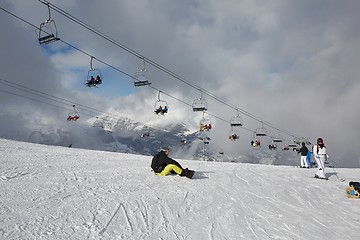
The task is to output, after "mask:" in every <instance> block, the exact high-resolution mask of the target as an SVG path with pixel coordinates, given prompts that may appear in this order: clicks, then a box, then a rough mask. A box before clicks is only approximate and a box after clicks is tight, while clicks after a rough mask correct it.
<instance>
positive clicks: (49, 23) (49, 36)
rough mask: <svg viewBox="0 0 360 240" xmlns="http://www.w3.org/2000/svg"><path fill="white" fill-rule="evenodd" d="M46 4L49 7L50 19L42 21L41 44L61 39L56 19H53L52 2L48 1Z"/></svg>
mask: <svg viewBox="0 0 360 240" xmlns="http://www.w3.org/2000/svg"><path fill="white" fill-rule="evenodd" d="M46 5H47V7H48V19H47V20H46V21H45V22H42V23H41V24H40V27H39V29H38V41H39V44H48V43H51V42H55V41H58V40H60V38H58V32H57V27H56V24H55V21H54V20H53V19H51V13H50V4H49V3H46Z"/></svg>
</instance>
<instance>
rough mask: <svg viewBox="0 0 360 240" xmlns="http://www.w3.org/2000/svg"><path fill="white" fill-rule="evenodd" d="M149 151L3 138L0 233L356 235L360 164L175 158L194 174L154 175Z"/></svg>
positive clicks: (101, 236)
mask: <svg viewBox="0 0 360 240" xmlns="http://www.w3.org/2000/svg"><path fill="white" fill-rule="evenodd" d="M150 162H151V157H149V156H137V155H130V154H121V153H112V152H101V151H91V150H82V149H72V148H64V147H56V146H45V145H36V144H30V143H23V142H16V141H10V140H4V139H0V192H1V195H0V239H196V240H203V239H204V240H207V239H312V240H316V239H358V238H359V226H360V225H359V223H360V199H348V198H347V197H346V196H345V188H346V187H347V185H348V182H349V181H351V180H360V171H359V169H342V168H341V169H335V171H336V172H337V174H338V177H340V178H345V179H346V181H345V182H340V181H339V180H338V178H337V176H336V175H335V174H334V171H333V170H332V169H327V171H328V173H327V176H328V177H329V181H324V180H318V179H314V178H312V177H313V175H314V172H315V169H300V168H295V167H289V166H269V165H255V164H240V163H217V162H200V161H189V160H179V162H180V163H181V164H182V165H183V166H184V167H189V168H191V169H195V170H196V171H197V173H196V175H195V178H194V179H191V180H190V179H187V178H182V177H179V176H167V177H158V176H155V175H154V174H153V173H152V172H151V171H150Z"/></svg>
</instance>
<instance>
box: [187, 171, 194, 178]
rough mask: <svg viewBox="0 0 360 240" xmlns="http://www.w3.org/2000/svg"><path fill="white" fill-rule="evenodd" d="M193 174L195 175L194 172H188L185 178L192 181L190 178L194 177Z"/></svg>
mask: <svg viewBox="0 0 360 240" xmlns="http://www.w3.org/2000/svg"><path fill="white" fill-rule="evenodd" d="M194 174H195V171H193V170H189V171H188V174H187V175H186V177H187V178H190V179H192V178H193V177H194Z"/></svg>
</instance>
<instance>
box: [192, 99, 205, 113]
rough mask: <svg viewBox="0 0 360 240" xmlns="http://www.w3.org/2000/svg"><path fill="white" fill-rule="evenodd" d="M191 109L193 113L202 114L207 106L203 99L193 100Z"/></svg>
mask: <svg viewBox="0 0 360 240" xmlns="http://www.w3.org/2000/svg"><path fill="white" fill-rule="evenodd" d="M192 109H193V111H194V112H202V111H206V110H207V104H206V101H205V99H203V98H199V99H195V100H194V102H193V104H192Z"/></svg>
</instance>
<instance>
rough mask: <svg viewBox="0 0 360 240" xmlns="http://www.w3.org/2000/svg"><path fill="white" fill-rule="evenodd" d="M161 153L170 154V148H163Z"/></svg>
mask: <svg viewBox="0 0 360 240" xmlns="http://www.w3.org/2000/svg"><path fill="white" fill-rule="evenodd" d="M161 151H163V152H166V153H167V154H169V152H170V148H169V147H162V148H161Z"/></svg>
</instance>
